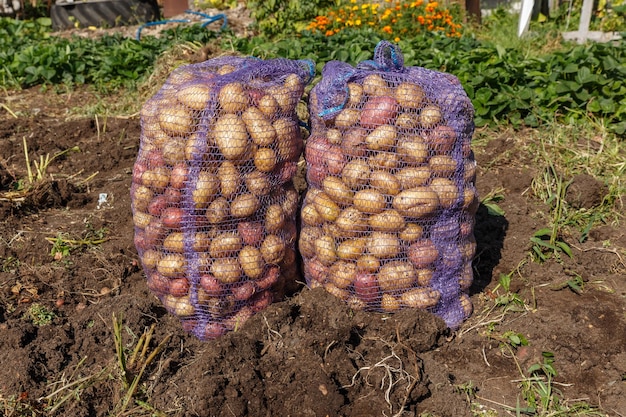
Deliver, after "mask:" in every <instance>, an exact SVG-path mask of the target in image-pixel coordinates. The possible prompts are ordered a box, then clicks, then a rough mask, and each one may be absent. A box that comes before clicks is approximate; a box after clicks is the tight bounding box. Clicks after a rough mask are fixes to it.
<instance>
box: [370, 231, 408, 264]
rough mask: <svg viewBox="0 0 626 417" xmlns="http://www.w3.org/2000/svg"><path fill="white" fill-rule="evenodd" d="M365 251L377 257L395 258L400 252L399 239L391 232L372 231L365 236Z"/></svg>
mask: <svg viewBox="0 0 626 417" xmlns="http://www.w3.org/2000/svg"><path fill="white" fill-rule="evenodd" d="M367 251H368V252H369V253H370V254H371V255H374V256H375V257H377V258H378V259H389V258H395V257H396V256H398V254H399V253H400V241H399V240H398V238H397V237H396V236H395V235H394V234H391V233H384V232H372V233H371V234H370V235H369V237H368V238H367Z"/></svg>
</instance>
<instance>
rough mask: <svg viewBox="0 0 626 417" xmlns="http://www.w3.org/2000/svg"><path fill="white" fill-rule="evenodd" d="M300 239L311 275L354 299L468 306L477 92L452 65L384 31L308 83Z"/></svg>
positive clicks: (368, 306)
mask: <svg viewBox="0 0 626 417" xmlns="http://www.w3.org/2000/svg"><path fill="white" fill-rule="evenodd" d="M309 108H310V113H311V135H310V137H309V138H308V139H307V143H306V147H305V159H306V168H307V174H306V175H307V183H308V190H307V192H306V195H305V197H304V200H303V204H302V207H301V212H300V215H301V230H300V236H299V244H298V246H299V251H300V253H301V255H302V258H303V266H304V274H305V278H306V282H307V284H308V285H309V286H310V287H318V286H322V287H324V288H325V289H326V290H327V291H328V292H330V293H332V294H334V295H336V296H337V297H339V298H341V299H343V300H345V301H346V302H348V303H350V305H351V306H352V307H354V308H357V309H365V310H371V311H384V312H393V311H396V310H398V309H401V308H419V309H425V310H427V311H430V312H432V313H434V314H436V315H438V316H440V317H441V318H443V319H444V320H445V322H446V323H447V325H448V326H449V327H451V328H455V327H458V326H459V325H460V324H461V323H462V322H463V320H464V319H466V318H467V317H469V315H470V314H471V311H472V304H471V301H470V299H469V296H468V294H467V291H468V289H469V287H470V285H471V283H472V280H473V275H472V258H473V256H474V252H475V247H476V244H475V240H474V236H473V231H474V219H475V212H476V209H477V207H478V197H477V193H476V188H475V185H474V184H475V183H474V182H475V171H476V164H475V161H474V157H473V153H472V151H471V149H470V141H471V137H472V134H473V130H474V124H473V115H474V109H473V107H472V104H471V102H470V100H469V98H468V97H467V95H466V93H465V91H464V90H463V88H462V86H461V84H460V83H459V81H458V79H457V78H456V77H454V76H452V75H450V74H445V73H441V72H437V71H431V70H427V69H424V68H420V67H410V66H409V67H406V66H404V62H403V56H402V53H401V51H400V50H399V49H398V48H397V47H396V46H395V45H392V44H391V43H389V42H385V41H382V42H380V43H379V44H378V45H377V47H376V49H375V53H374V59H373V60H368V61H364V62H361V63H359V64H358V65H357V66H356V67H352V66H351V65H349V64H346V63H342V62H338V61H332V62H329V63H327V64H326V65H325V67H324V69H323V72H322V79H321V81H320V82H319V83H318V84H317V85H316V86H315V87H314V88H313V89H312V91H311V94H310V103H309Z"/></svg>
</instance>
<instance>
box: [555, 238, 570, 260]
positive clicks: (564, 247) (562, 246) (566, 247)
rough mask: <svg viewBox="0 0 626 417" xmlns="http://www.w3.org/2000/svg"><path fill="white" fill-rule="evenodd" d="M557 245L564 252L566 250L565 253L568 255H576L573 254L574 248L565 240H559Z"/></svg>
mask: <svg viewBox="0 0 626 417" xmlns="http://www.w3.org/2000/svg"><path fill="white" fill-rule="evenodd" d="M555 244H556V246H557V247H559V248H560V249H561V250H562V251H563V252H565V254H566V255H567V256H569V257H570V258H573V257H574V255H573V254H572V249H571V248H570V247H569V245H568V244H567V243H565V242H563V241H560V240H559V241H558V242H556V243H555Z"/></svg>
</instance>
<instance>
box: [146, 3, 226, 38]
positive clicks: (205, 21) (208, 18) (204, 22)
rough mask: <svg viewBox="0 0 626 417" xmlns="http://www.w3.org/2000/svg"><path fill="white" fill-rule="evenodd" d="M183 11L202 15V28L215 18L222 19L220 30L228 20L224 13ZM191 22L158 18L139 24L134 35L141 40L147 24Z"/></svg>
mask: <svg viewBox="0 0 626 417" xmlns="http://www.w3.org/2000/svg"><path fill="white" fill-rule="evenodd" d="M185 13H188V14H195V15H198V16H202V17H203V19H202V20H200V22H201V23H202V24H201V27H203V28H204V27H206V26H207V25H209V24H211V23H213V22H215V21H217V20H220V19H222V20H223V22H222V26H221V27H220V30H221V29H224V28H225V27H226V24H227V20H228V19H227V18H226V15H225V14H223V13H220V14H216V15H215V16H210V15H208V14H206V13H202V12H196V11H194V10H185ZM192 22H193V21H192V20H191V19H165V20H159V21H156V22H148V23H144V24H143V25H141V26H139V29H137V36H136V38H137V40H138V41H139V40H141V31H142V30H143V29H144V28H146V27H149V26H157V25H165V24H167V23H192Z"/></svg>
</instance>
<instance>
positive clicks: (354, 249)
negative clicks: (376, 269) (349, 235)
mask: <svg viewBox="0 0 626 417" xmlns="http://www.w3.org/2000/svg"><path fill="white" fill-rule="evenodd" d="M366 244H367V239H365V238H363V237H359V238H354V239H348V240H345V241H343V242H341V243H340V244H339V246H337V256H338V257H339V259H343V260H355V259H358V258H360V257H361V256H362V255H363V254H364V253H365V246H366Z"/></svg>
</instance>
